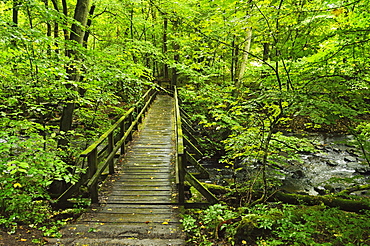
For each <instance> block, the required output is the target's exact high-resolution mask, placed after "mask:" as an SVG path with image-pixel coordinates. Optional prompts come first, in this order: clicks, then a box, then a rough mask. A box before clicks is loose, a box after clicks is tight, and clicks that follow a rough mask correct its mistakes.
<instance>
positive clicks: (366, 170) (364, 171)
mask: <svg viewBox="0 0 370 246" xmlns="http://www.w3.org/2000/svg"><path fill="white" fill-rule="evenodd" d="M355 170H356V173H359V174H362V175H370V167H365V166H363V167H356V168H355Z"/></svg>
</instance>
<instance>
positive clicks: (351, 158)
mask: <svg viewBox="0 0 370 246" xmlns="http://www.w3.org/2000/svg"><path fill="white" fill-rule="evenodd" d="M344 161H346V162H356V161H357V158H356V157H353V156H346V157H344Z"/></svg>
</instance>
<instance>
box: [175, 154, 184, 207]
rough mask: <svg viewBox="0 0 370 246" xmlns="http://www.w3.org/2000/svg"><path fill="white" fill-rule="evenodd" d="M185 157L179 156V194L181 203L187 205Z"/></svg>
mask: <svg viewBox="0 0 370 246" xmlns="http://www.w3.org/2000/svg"><path fill="white" fill-rule="evenodd" d="M184 160H185V158H184V155H183V154H178V156H177V161H178V164H177V165H178V171H179V173H178V187H177V189H178V192H179V199H178V200H179V203H180V204H184V203H185V188H184V182H185V172H184Z"/></svg>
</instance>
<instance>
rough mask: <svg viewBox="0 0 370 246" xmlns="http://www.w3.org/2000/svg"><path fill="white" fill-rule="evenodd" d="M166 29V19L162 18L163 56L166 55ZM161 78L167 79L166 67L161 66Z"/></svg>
mask: <svg viewBox="0 0 370 246" xmlns="http://www.w3.org/2000/svg"><path fill="white" fill-rule="evenodd" d="M167 29H168V19H167V17H164V19H163V54H164V55H167ZM163 76H164V79H165V80H168V79H169V76H168V65H167V64H166V63H165V64H163Z"/></svg>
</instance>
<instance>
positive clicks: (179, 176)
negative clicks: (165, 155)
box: [174, 86, 219, 204]
mask: <svg viewBox="0 0 370 246" xmlns="http://www.w3.org/2000/svg"><path fill="white" fill-rule="evenodd" d="M174 99H175V105H174V111H175V112H174V114H175V139H176V160H175V161H176V165H175V169H176V170H175V171H176V184H177V189H178V193H179V194H178V201H179V203H180V204H184V203H185V187H184V186H185V180H186V181H188V182H189V183H190V184H191V185H192V186H194V188H196V189H197V190H198V191H199V192H200V193H201V194H202V195H203V196H204V197H205V198H206V199H207V200H208V202H209V203H211V204H215V203H218V202H219V201H218V199H217V198H216V197H215V195H214V194H212V193H211V192H210V191H209V190H208V189H207V188H206V187H204V186H203V185H202V184H201V182H199V180H198V179H196V178H195V177H194V176H193V175H192V174H191V173H189V172H188V171H187V170H186V163H187V162H188V161H190V162H191V161H193V162H194V161H195V162H196V163H197V161H196V160H192V159H193V157H192V156H191V155H190V153H187V150H186V148H185V144H186V142H190V141H188V140H187V139H186V137H185V135H183V131H182V120H181V108H180V105H179V99H178V92H177V87H176V86H174ZM189 145H190V144H189V143H187V146H189ZM194 148H195V147H194ZM195 149H196V148H195ZM198 151H199V150H198Z"/></svg>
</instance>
